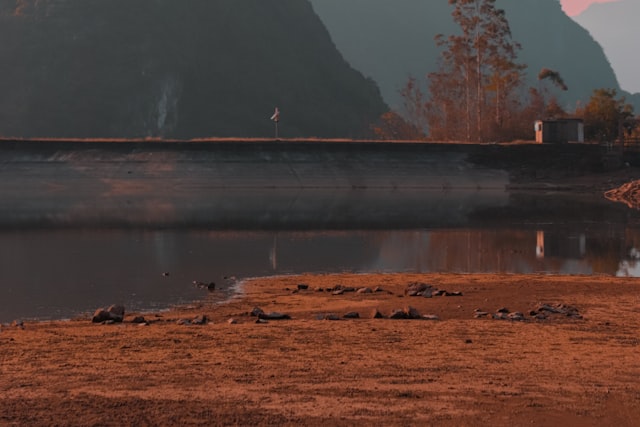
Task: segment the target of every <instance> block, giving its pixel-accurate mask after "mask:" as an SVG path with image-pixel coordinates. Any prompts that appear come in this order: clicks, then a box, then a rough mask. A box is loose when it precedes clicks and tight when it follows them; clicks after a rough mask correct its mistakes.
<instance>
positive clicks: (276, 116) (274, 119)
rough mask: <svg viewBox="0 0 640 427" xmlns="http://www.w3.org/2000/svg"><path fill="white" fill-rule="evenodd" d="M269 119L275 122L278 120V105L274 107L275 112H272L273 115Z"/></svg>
mask: <svg viewBox="0 0 640 427" xmlns="http://www.w3.org/2000/svg"><path fill="white" fill-rule="evenodd" d="M271 120H273V121H274V122H276V123H278V122H279V121H280V110H279V109H278V107H276V111H275V113H273V116H271Z"/></svg>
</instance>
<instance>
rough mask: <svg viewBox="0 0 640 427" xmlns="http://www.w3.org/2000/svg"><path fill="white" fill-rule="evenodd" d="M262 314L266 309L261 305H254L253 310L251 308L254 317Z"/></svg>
mask: <svg viewBox="0 0 640 427" xmlns="http://www.w3.org/2000/svg"><path fill="white" fill-rule="evenodd" d="M261 314H264V310H263V309H261V308H260V307H254V308H253V310H251V316H252V317H260V315H261Z"/></svg>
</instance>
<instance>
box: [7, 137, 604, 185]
mask: <svg viewBox="0 0 640 427" xmlns="http://www.w3.org/2000/svg"><path fill="white" fill-rule="evenodd" d="M0 162H2V163H3V164H4V165H5V168H6V167H8V166H9V165H19V164H22V165H26V164H29V163H33V164H40V165H43V164H47V163H48V164H51V165H58V166H60V168H61V169H62V170H64V169H67V170H76V171H79V170H84V171H85V172H88V174H87V176H86V178H88V179H89V178H91V177H94V178H106V177H110V178H114V177H118V176H119V174H123V175H122V177H126V176H127V175H132V174H134V173H140V174H142V176H145V175H148V176H150V177H158V176H159V175H162V176H163V177H164V178H171V177H174V178H176V179H177V180H179V181H192V184H194V185H198V181H202V183H206V186H208V187H217V188H340V189H354V188H389V189H398V188H423V189H427V188H429V189H469V188H473V189H506V188H508V187H509V185H512V184H522V183H527V182H534V181H537V180H540V179H545V178H562V177H567V176H580V175H585V174H592V173H597V172H601V171H603V170H605V169H606V168H608V167H610V163H611V162H610V161H609V156H607V153H606V150H605V148H604V147H601V146H598V145H587V144H564V145H547V144H545V145H542V144H508V145H501V144H442V143H380V142H325V141H323V142H315V141H314V142H297V141H286V142H280V141H214V142H193V141H167V142H155V141H151V142H146V141H135V142H132V141H119V142H101V141H61V140H52V141H10V140H5V141H0ZM184 183H185V184H188V182H184Z"/></svg>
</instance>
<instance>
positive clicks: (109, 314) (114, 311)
mask: <svg viewBox="0 0 640 427" xmlns="http://www.w3.org/2000/svg"><path fill="white" fill-rule="evenodd" d="M123 320H124V306H122V305H118V304H114V305H111V306H109V307H107V308H99V309H97V310H96V311H95V313H93V317H92V318H91V321H92V322H93V323H105V324H110V323H122V321H123Z"/></svg>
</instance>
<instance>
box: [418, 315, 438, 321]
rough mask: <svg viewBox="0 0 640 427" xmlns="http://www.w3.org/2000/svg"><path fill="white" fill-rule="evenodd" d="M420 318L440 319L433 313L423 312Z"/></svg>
mask: <svg viewBox="0 0 640 427" xmlns="http://www.w3.org/2000/svg"><path fill="white" fill-rule="evenodd" d="M422 318H423V319H425V320H440V318H439V317H438V316H436V315H435V314H423V315H422Z"/></svg>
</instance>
